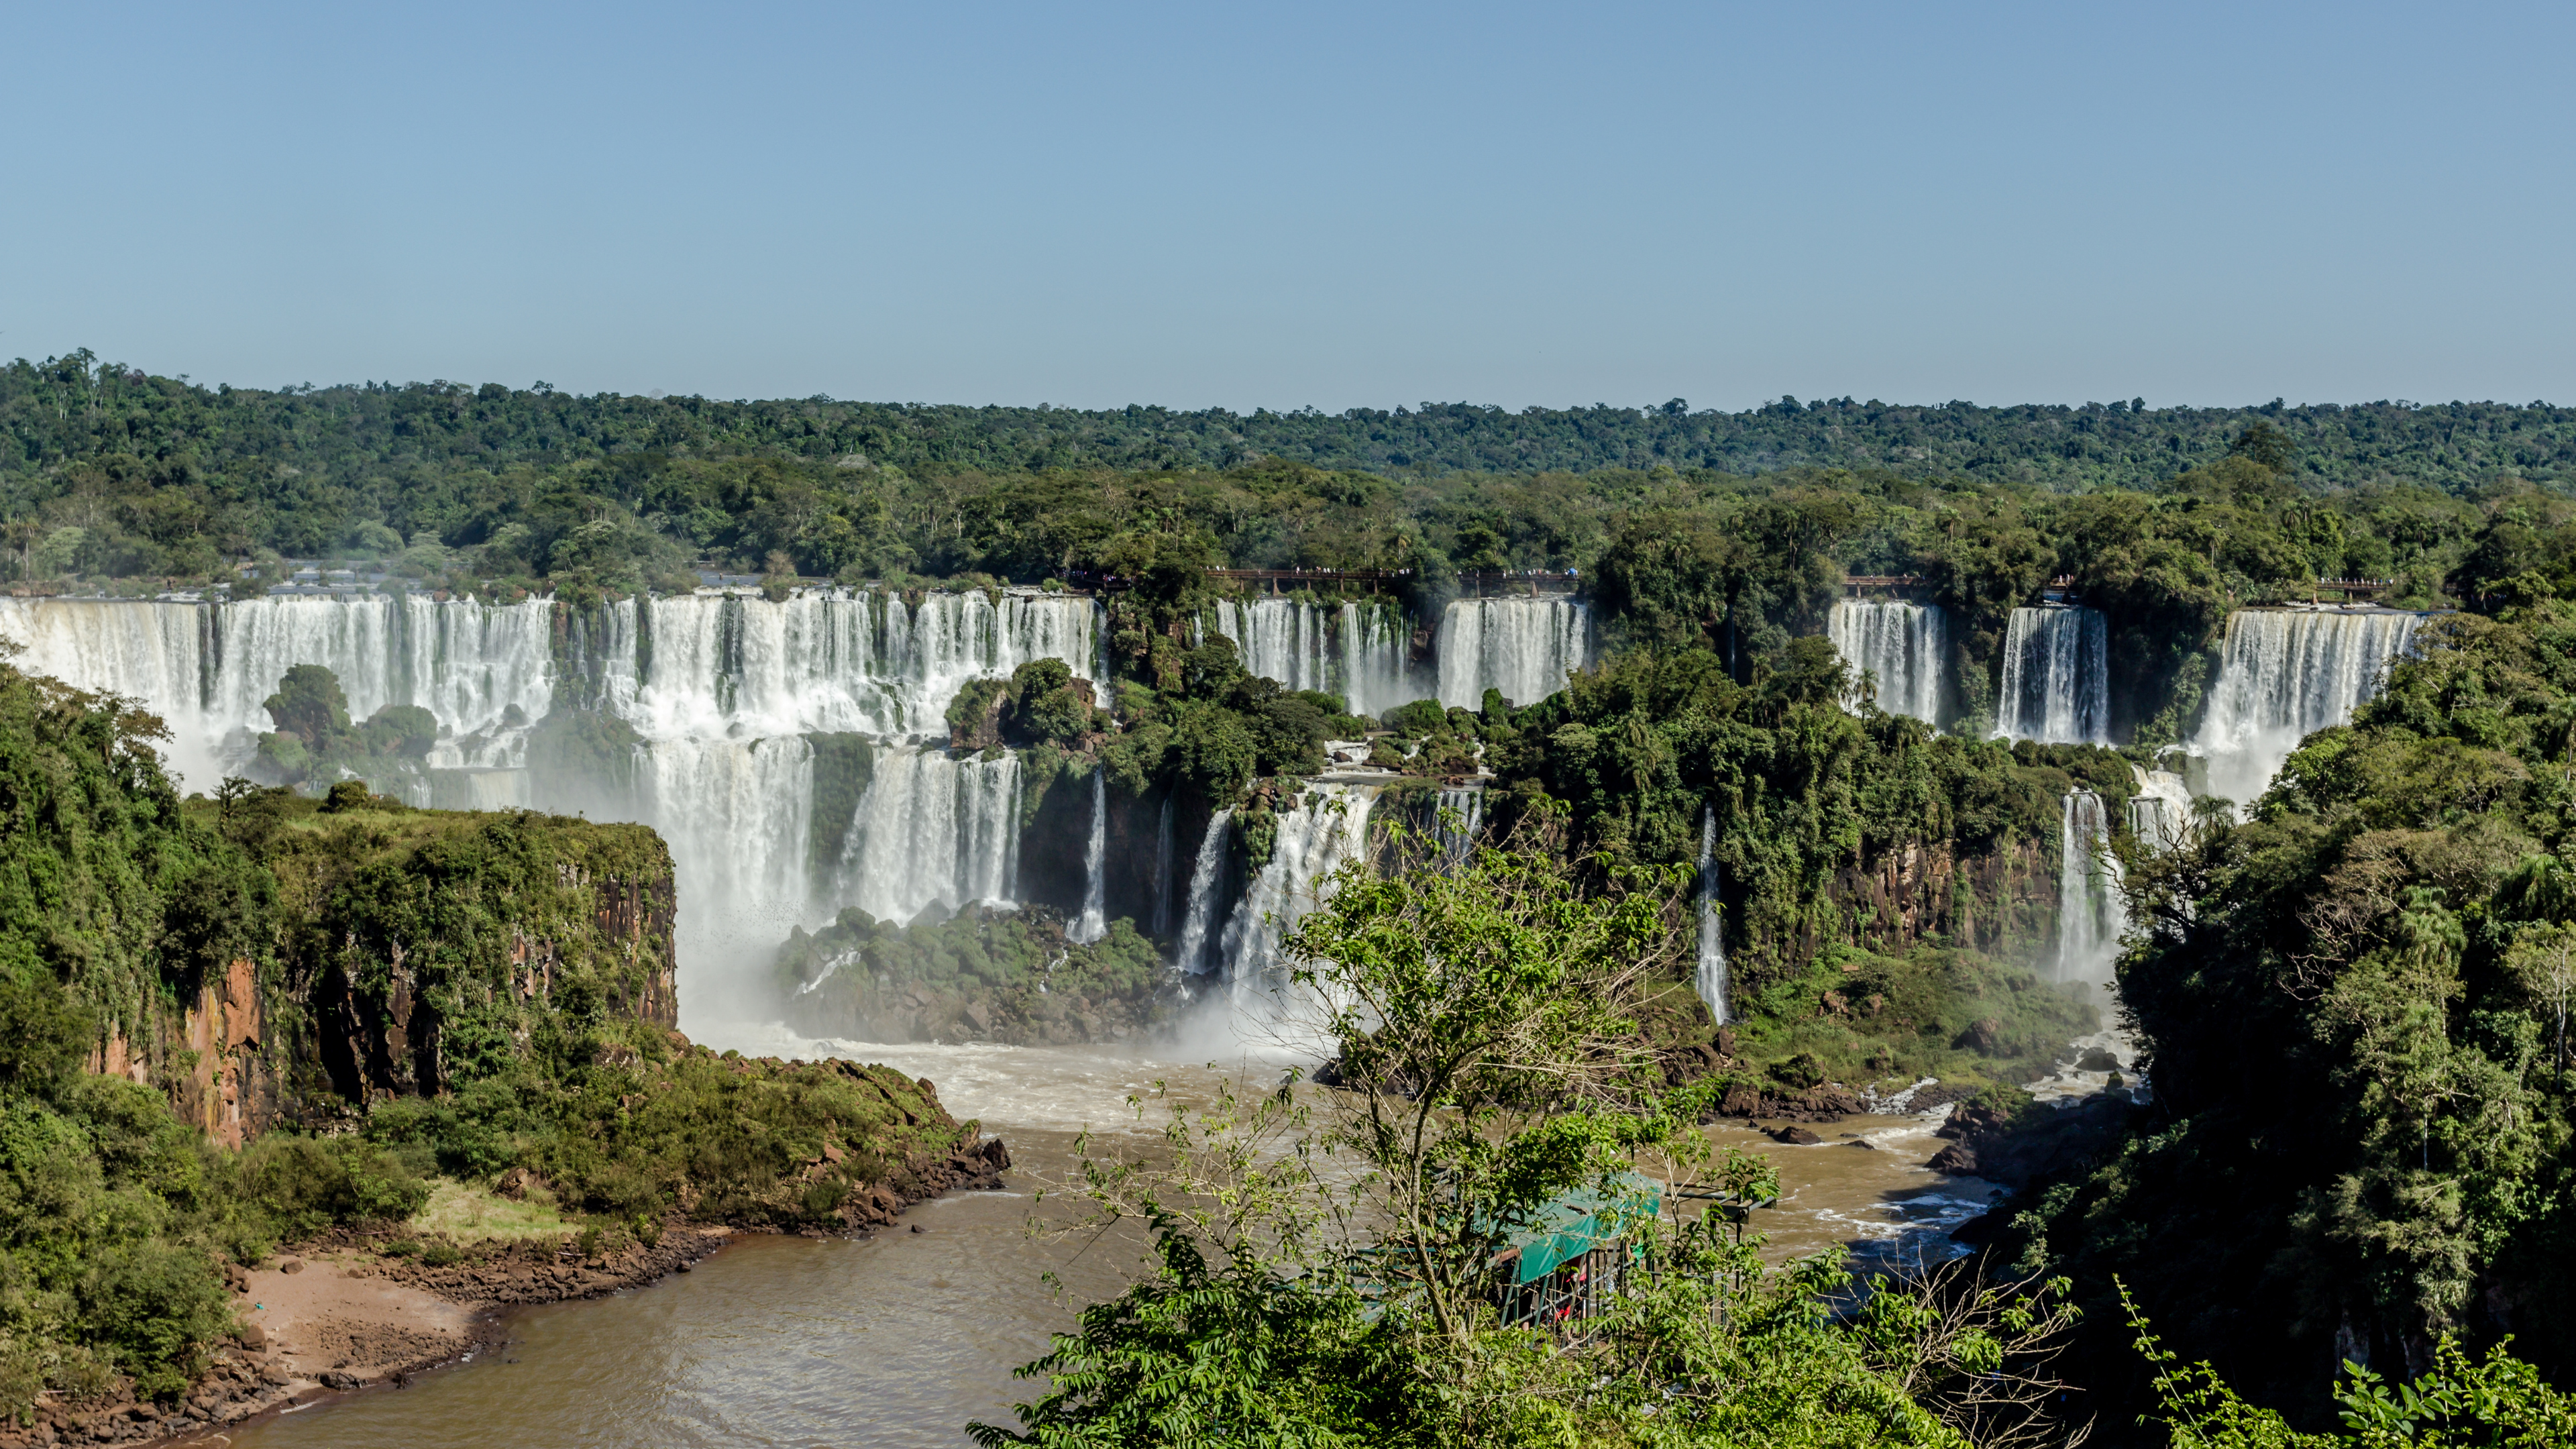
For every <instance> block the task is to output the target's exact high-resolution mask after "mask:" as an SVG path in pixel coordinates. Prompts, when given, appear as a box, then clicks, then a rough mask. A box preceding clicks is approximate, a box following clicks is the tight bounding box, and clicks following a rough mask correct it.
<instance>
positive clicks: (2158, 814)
mask: <svg viewBox="0 0 2576 1449" xmlns="http://www.w3.org/2000/svg"><path fill="white" fill-rule="evenodd" d="M2129 773H2130V775H2131V776H2132V777H2134V778H2135V779H2136V781H2137V785H2138V793H2136V794H2135V795H2132V796H2130V797H2129V833H2130V834H2131V835H2134V836H2136V837H2137V838H2138V840H2139V842H2140V843H2141V844H2143V845H2145V846H2146V847H2147V848H2148V849H2149V850H2171V849H2173V848H2174V847H2175V846H2177V845H2179V844H2181V843H2182V838H2183V831H2184V828H2185V827H2186V826H2187V825H2188V824H2189V822H2190V820H2191V787H2190V786H2188V785H2186V784H2184V783H2183V778H2182V776H2180V775H2177V774H2175V773H2173V772H2172V771H2170V770H2142V769H2140V768H2138V767H2137V766H2135V765H2131V766H2130V767H2129Z"/></svg>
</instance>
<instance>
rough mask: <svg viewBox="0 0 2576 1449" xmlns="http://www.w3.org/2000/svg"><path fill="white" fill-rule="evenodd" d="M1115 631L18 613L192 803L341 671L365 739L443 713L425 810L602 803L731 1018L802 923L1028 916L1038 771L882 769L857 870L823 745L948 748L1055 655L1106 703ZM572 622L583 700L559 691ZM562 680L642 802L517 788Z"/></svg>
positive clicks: (865, 601) (399, 609)
mask: <svg viewBox="0 0 2576 1449" xmlns="http://www.w3.org/2000/svg"><path fill="white" fill-rule="evenodd" d="M1099 612H1100V611H1099V606H1098V605H1097V604H1095V603H1094V602H1093V601H1092V600H1090V599H1087V598H1080V597H1071V596H1065V595H1049V594H1039V593H1036V592H1033V591H1031V592H1006V593H1004V594H1002V595H1001V596H1000V597H999V598H998V599H996V598H994V597H993V596H990V595H987V594H985V593H982V592H977V591H969V592H965V593H953V594H940V593H934V594H929V595H925V596H924V597H923V598H922V599H921V601H920V602H919V603H915V604H907V603H906V602H904V601H903V600H902V599H901V598H896V597H888V596H886V595H884V594H881V593H863V594H857V595H851V594H844V593H841V592H839V591H817V592H813V593H806V594H799V595H796V596H793V597H790V598H788V599H785V600H783V601H776V602H773V601H771V600H768V599H763V598H752V597H740V596H734V597H726V596H720V595H713V594H707V595H684V596H680V597H674V598H665V599H655V600H650V601H638V600H632V599H630V600H626V601H622V602H619V603H613V604H609V605H605V606H603V607H601V608H598V609H595V610H572V609H564V610H560V611H559V610H558V609H557V608H556V606H555V605H554V604H553V603H552V602H550V601H547V600H542V599H535V600H529V601H527V602H524V603H520V604H516V605H509V606H499V607H495V606H486V605H483V604H479V603H474V602H471V601H468V600H462V599H458V600H450V601H447V602H445V603H440V602H436V601H434V600H432V599H430V598H429V597H428V596H427V595H411V596H408V597H404V598H400V599H395V598H385V597H361V598H353V599H339V598H316V597H287V596H280V597H276V598H267V599H255V600H247V601H241V602H224V603H214V604H191V603H177V602H169V601H152V602H139V601H132V602H130V601H122V600H56V599H0V634H5V635H7V636H8V637H9V638H11V639H13V640H16V641H19V642H21V643H23V644H26V645H27V646H29V647H28V652H27V653H26V654H25V655H24V656H22V657H21V658H20V659H19V661H18V662H19V664H20V665H21V667H24V668H27V669H29V670H32V671H34V672H38V673H44V674H51V675H54V676H56V677H59V678H62V679H64V680H66V681H68V682H70V683H72V684H75V685H79V686H81V687H83V688H90V689H108V690H114V691H116V692H118V693H121V694H126V695H131V696H135V697H138V698H141V699H142V700H144V701H145V703H146V704H147V706H148V707H150V708H151V709H153V710H154V711H155V712H156V713H159V714H161V715H162V716H163V718H164V719H165V720H167V721H168V723H169V724H170V726H171V729H172V732H173V735H174V736H175V738H174V740H173V742H172V747H171V750H170V755H171V764H172V766H173V768H174V769H176V770H177V771H179V772H180V774H181V775H182V778H183V780H184V781H185V784H186V786H187V788H191V789H195V790H211V789H212V788H214V786H215V784H216V783H217V782H218V781H219V780H220V779H221V778H222V777H223V776H224V775H226V774H231V773H239V772H241V771H243V770H244V769H246V768H247V767H248V765H249V763H250V761H251V759H252V758H253V756H254V740H253V737H254V736H255V735H257V734H259V733H263V732H265V731H267V730H268V729H269V728H270V727H271V725H270V721H269V720H268V718H267V716H266V714H265V712H264V711H263V710H261V708H260V702H261V701H262V700H264V699H266V698H267V697H268V696H269V695H270V694H271V693H273V692H275V690H276V688H277V682H278V679H279V677H280V676H282V675H283V674H284V673H285V672H286V670H287V668H288V667H289V666H291V665H296V664H319V665H323V666H325V667H327V668H329V669H330V670H331V671H332V672H333V673H334V674H335V675H337V676H338V678H339V680H340V686H341V690H342V692H343V693H344V694H345V695H346V696H347V698H348V701H349V709H350V713H351V715H352V717H353V718H355V719H360V720H363V719H365V718H366V717H367V716H368V715H371V714H373V713H374V712H375V711H376V710H377V709H379V708H381V707H383V706H385V705H388V704H418V705H421V706H423V707H425V708H427V709H428V710H429V711H430V713H431V714H432V715H434V716H435V717H436V718H437V720H438V723H439V728H440V739H439V742H438V744H437V746H436V747H435V748H434V749H433V751H432V752H431V754H430V757H429V760H428V763H429V764H430V765H431V766H433V767H436V768H435V770H434V773H433V774H432V775H431V776H430V777H429V778H428V779H427V780H426V781H425V782H415V783H413V784H411V785H408V786H406V793H407V794H409V795H411V796H414V797H417V798H418V799H419V801H420V803H436V804H439V805H442V806H458V807H479V808H494V807H502V806H512V807H520V806H524V807H534V808H539V809H559V810H564V811H567V812H569V811H571V810H574V809H576V808H580V809H587V810H588V811H589V812H590V813H591V814H592V815H593V816H595V817H600V818H612V819H633V820H640V821H643V822H644V823H647V824H650V825H652V826H653V827H654V828H655V829H656V830H658V831H660V832H661V834H662V836H663V838H664V839H665V840H667V841H668V842H669V844H670V847H671V854H672V859H673V862H674V865H675V866H676V868H677V870H678V873H679V883H680V899H681V902H682V905H681V911H680V947H681V960H682V965H681V996H682V1001H683V1005H684V1009H686V1010H688V1011H689V1012H690V1013H691V1014H692V1015H693V1016H696V1015H698V1014H700V1013H703V1012H704V1011H706V1010H707V1009H709V1008H710V1007H716V1008H719V1009H721V1008H723V1007H725V1006H726V1005H728V1004H729V1003H728V1002H727V1000H726V999H727V998H728V997H730V996H731V995H732V988H733V987H734V986H735V985H736V984H738V983H740V982H743V981H745V980H747V979H748V976H749V975H750V974H752V973H756V972H757V971H758V969H759V967H760V964H761V963H762V962H764V961H765V959H766V957H767V955H768V952H769V951H770V949H771V948H772V947H773V946H774V945H775V944H776V943H777V941H778V940H779V939H780V938H782V937H783V936H784V935H785V934H786V932H787V929H788V928H789V927H790V926H791V925H796V924H804V925H808V926H813V925H820V924H822V922H823V921H825V920H828V919H829V918H830V917H831V916H832V915H833V914H835V913H836V912H837V911H838V910H839V909H840V908H841V907H842V906H844V905H856V906H859V907H861V908H862V909H865V910H867V911H868V912H869V913H870V914H872V915H876V916H878V917H880V918H891V919H895V920H908V919H910V918H912V917H913V916H915V915H918V914H919V913H920V912H922V911H924V910H926V909H929V908H931V907H934V906H937V907H941V908H946V909H953V908H955V907H957V906H959V905H962V904H964V903H966V902H968V901H976V900H988V901H999V902H1008V901H1012V900H1014V899H1015V898H1016V897H1015V890H1016V879H1015V877H1016V871H1017V859H1018V840H1019V821H1018V801H1019V766H1018V762H1017V760H1015V759H1004V760H996V761H993V762H990V763H985V762H980V761H950V760H948V759H946V758H945V757H944V755H942V754H940V753H938V752H935V751H934V752H930V753H927V754H925V753H920V752H913V751H906V750H900V749H898V750H889V751H882V752H881V753H880V756H879V760H878V766H877V770H876V773H875V775H874V777H873V779H872V781H871V783H870V785H869V787H868V790H867V792H866V793H865V795H863V796H862V798H861V801H860V806H859V820H858V823H857V826H856V828H854V829H853V830H852V831H851V833H850V835H849V837H848V839H847V842H846V844H845V846H844V848H843V852H842V855H841V857H840V858H839V859H825V860H816V859H812V858H810V857H811V854H812V851H813V845H812V843H811V841H810V838H809V836H810V830H809V823H810V812H811V809H812V801H813V778H814V777H813V750H812V748H811V747H810V746H809V745H808V744H807V743H806V741H805V739H804V738H803V737H804V736H805V735H806V734H809V733H815V732H823V731H834V732H842V731H846V732H852V733H858V734H865V735H871V736H876V737H878V738H879V739H881V740H883V739H896V740H899V739H905V738H919V737H922V736H930V737H937V736H940V735H942V734H944V733H945V721H944V719H943V715H944V713H945V711H946V709H947V707H948V703H949V701H950V700H951V699H952V698H954V697H955V694H956V692H957V690H958V689H959V688H960V687H962V686H963V685H964V683H965V682H966V681H967V680H969V679H973V678H977V677H981V676H986V675H1007V674H1009V673H1010V672H1012V671H1013V670H1015V669H1017V668H1018V667H1019V666H1020V665H1022V664H1025V663H1028V662H1030V661H1031V660H1035V659H1048V658H1052V659H1061V660H1063V661H1064V662H1065V664H1066V665H1067V667H1069V668H1070V669H1072V670H1073V672H1074V673H1075V674H1076V675H1077V676H1080V677H1083V678H1088V679H1090V680H1092V681H1093V684H1094V698H1095V699H1099V698H1102V697H1103V695H1102V692H1101V684H1102V680H1103V673H1104V671H1103V666H1102V659H1101V655H1100V648H1101V635H1100V628H1099ZM559 623H560V624H561V626H562V627H563V628H564V630H565V659H566V662H567V665H568V667H569V668H570V670H571V671H572V673H573V675H574V676H575V677H574V678H570V679H558V677H557V672H558V671H557V667H556V657H555V652H554V647H553V646H554V637H553V636H554V630H555V628H556V627H557V626H558V624H559ZM559 684H560V685H563V686H564V687H565V689H564V692H565V693H566V694H568V695H569V696H571V697H572V698H575V699H578V700H585V701H590V702H593V703H595V704H596V706H597V707H598V708H600V709H602V710H604V711H606V712H608V713H611V714H614V715H616V716H618V717H620V718H622V719H623V720H625V721H626V722H627V723H628V724H629V725H631V726H632V727H633V728H634V729H635V731H636V733H637V734H639V735H640V736H642V739H643V743H642V745H641V746H640V747H639V748H638V750H637V753H636V757H635V760H634V766H635V768H634V770H633V785H632V793H631V794H620V793H617V789H616V788H615V787H608V786H606V785H605V784H604V782H599V781H577V780H568V779H562V778H554V777H548V778H532V777H530V776H529V775H528V774H527V772H526V771H525V770H524V769H508V768H495V767H513V766H520V765H523V764H524V762H525V752H524V737H525V729H524V727H525V726H527V725H532V724H534V723H536V722H537V721H539V720H541V719H542V718H543V717H544V716H545V715H546V714H547V713H548V712H549V711H550V710H551V709H552V708H553V706H554V703H555V700H556V696H557V692H558V690H557V686H558V685H559ZM603 788H607V789H608V790H609V798H606V799H603V798H602V794H601V792H602V790H603ZM1099 874H1100V873H1099V872H1097V871H1095V873H1094V879H1095V881H1097V879H1098V875H1099ZM1095 889H1096V887H1095Z"/></svg>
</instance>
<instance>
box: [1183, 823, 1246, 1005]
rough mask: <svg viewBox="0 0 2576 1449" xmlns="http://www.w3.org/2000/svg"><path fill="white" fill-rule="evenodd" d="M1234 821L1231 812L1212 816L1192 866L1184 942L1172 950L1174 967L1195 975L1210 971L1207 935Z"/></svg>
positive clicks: (1214, 921)
mask: <svg viewBox="0 0 2576 1449" xmlns="http://www.w3.org/2000/svg"><path fill="white" fill-rule="evenodd" d="M1233 820H1234V812H1233V811H1231V810H1220V811H1218V812H1216V814H1214V815H1213V816H1210V817H1209V819H1208V828H1207V834H1206V835H1205V836H1204V837H1202V838H1201V839H1200V841H1199V853H1198V856H1197V858H1196V859H1195V860H1193V861H1192V862H1191V863H1190V898H1189V905H1188V906H1187V907H1186V909H1185V910H1184V911H1183V914H1182V918H1181V940H1180V944H1179V945H1178V946H1176V947H1175V948H1173V951H1172V965H1173V966H1174V967H1176V968H1178V969H1180V970H1182V971H1186V972H1189V973H1190V974H1191V975H1194V976H1196V975H1204V974H1205V973H1206V971H1207V970H1208V966H1207V961H1206V959H1205V958H1206V956H1207V946H1208V932H1209V931H1210V930H1211V929H1212V928H1213V927H1214V926H1215V924H1216V897H1217V883H1218V880H1219V878H1220V877H1221V876H1222V875H1223V874H1224V872H1225V843H1226V837H1227V831H1228V830H1229V828H1230V827H1231V826H1232V824H1233Z"/></svg>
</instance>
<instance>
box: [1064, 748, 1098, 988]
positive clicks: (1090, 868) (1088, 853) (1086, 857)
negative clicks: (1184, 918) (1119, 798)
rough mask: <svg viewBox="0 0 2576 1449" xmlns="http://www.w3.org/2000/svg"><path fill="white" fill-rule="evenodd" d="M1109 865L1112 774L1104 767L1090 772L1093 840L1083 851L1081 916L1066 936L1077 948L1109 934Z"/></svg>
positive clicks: (1067, 931) (1066, 932)
mask: <svg viewBox="0 0 2576 1449" xmlns="http://www.w3.org/2000/svg"><path fill="white" fill-rule="evenodd" d="M1108 866H1109V772H1108V770H1107V769H1105V768H1102V769H1094V770H1093V771H1092V772H1091V841H1090V843H1089V844H1088V845H1086V846H1084V847H1083V851H1082V880H1083V884H1082V914H1081V915H1080V916H1078V917H1076V918H1075V920H1074V923H1073V924H1072V925H1071V926H1069V927H1067V928H1066V929H1065V933H1064V934H1065V937H1066V939H1068V940H1070V941H1072V942H1073V943H1074V944H1075V945H1077V946H1083V945H1089V944H1090V943H1091V942H1094V941H1097V940H1099V939H1100V938H1101V937H1103V936H1105V935H1108V934H1109V919H1108V914H1109V913H1108V909H1107V904H1106V903H1107V899H1108Z"/></svg>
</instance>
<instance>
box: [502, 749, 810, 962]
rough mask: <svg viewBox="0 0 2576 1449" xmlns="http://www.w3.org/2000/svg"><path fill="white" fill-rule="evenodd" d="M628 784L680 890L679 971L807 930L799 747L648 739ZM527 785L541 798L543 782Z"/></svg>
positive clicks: (804, 793)
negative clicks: (666, 849) (667, 853)
mask: <svg viewBox="0 0 2576 1449" xmlns="http://www.w3.org/2000/svg"><path fill="white" fill-rule="evenodd" d="M636 776H637V781H636V783H637V786H638V793H639V794H640V795H641V796H642V798H641V800H639V801H638V802H637V805H638V808H637V810H636V816H637V818H639V819H641V820H642V821H643V822H644V823H645V824H647V825H650V826H652V827H653V828H654V829H655V830H656V831H659V832H660V833H661V836H662V838H663V839H664V840H665V841H667V842H669V844H670V847H671V864H672V866H673V868H674V869H676V870H677V871H678V872H679V877H680V880H681V882H682V896H681V899H682V900H683V901H684V902H685V904H684V905H683V907H682V909H681V912H680V922H679V926H680V941H679V944H680V947H681V951H682V960H683V962H684V963H688V964H690V965H692V966H695V965H698V964H700V963H705V962H708V961H710V960H712V959H716V958H719V957H720V956H722V955H723V954H725V953H727V952H728V951H729V950H730V951H739V950H740V949H741V948H742V946H743V945H744V944H745V943H749V942H754V941H757V942H761V943H764V944H766V943H770V942H774V941H777V940H778V939H780V938H781V937H784V936H785V935H786V934H787V931H788V928H789V927H791V926H795V925H798V924H800V923H804V922H805V920H806V917H807V916H808V915H809V914H810V913H811V908H812V905H813V903H812V901H811V900H810V899H809V887H810V877H809V876H808V874H807V872H806V860H805V851H806V839H807V815H806V812H807V810H808V809H809V808H810V802H811V801H812V799H813V781H814V752H813V750H812V748H811V747H810V746H809V745H807V743H806V742H805V740H804V739H803V738H801V737H799V736H794V735H790V736H788V737H786V738H784V739H765V740H727V739H676V740H656V741H653V742H651V743H650V744H648V745H646V746H645V747H644V748H643V750H642V752H641V754H640V755H639V757H638V760H637V770H636ZM522 778H525V776H524V773H523V775H522ZM529 783H530V785H531V786H532V787H533V789H532V793H534V794H536V795H537V797H538V798H540V799H542V798H544V793H545V788H546V785H547V782H545V781H530V782H529Z"/></svg>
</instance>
